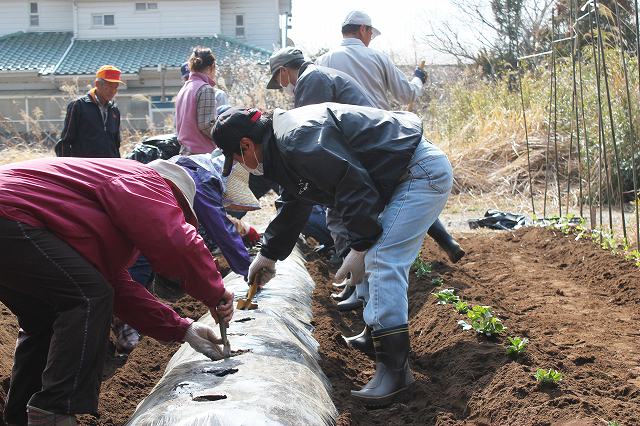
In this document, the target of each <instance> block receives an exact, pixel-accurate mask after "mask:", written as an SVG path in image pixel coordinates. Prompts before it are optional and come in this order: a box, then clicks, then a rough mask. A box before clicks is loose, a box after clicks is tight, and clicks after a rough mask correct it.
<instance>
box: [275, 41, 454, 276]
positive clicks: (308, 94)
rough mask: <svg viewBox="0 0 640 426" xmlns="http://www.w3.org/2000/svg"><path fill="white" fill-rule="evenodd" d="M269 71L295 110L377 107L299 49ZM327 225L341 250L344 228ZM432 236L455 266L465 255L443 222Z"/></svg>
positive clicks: (284, 53) (283, 54) (280, 55)
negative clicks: (332, 105) (317, 106)
mask: <svg viewBox="0 0 640 426" xmlns="http://www.w3.org/2000/svg"><path fill="white" fill-rule="evenodd" d="M269 68H270V70H271V75H272V76H271V80H269V83H268V84H267V88H268V89H280V88H283V89H285V91H288V92H292V93H293V96H294V108H298V107H301V106H306V105H313V104H319V103H323V102H337V103H340V104H349V105H360V106H367V107H373V108H376V104H375V101H374V100H373V99H372V98H371V96H370V95H369V94H368V93H367V91H366V90H364V89H363V88H362V86H361V85H360V84H359V83H358V82H357V81H356V80H355V79H354V78H353V77H351V76H349V75H348V74H345V73H343V72H342V71H338V70H335V69H333V68H327V67H323V66H319V65H315V64H314V63H313V62H305V60H304V55H303V54H302V51H300V49H298V48H295V47H285V48H283V49H280V50H279V51H277V52H276V53H274V54H273V55H272V56H271V58H270V59H269ZM287 88H290V89H287ZM327 225H328V226H329V229H330V230H331V232H332V233H334V234H336V235H337V240H336V251H339V250H340V249H341V248H342V247H343V241H342V238H341V237H342V234H343V232H342V228H341V227H340V225H339V224H337V223H335V220H333V218H332V217H331V215H328V217H327ZM429 236H431V237H432V238H433V239H434V240H435V241H436V242H437V243H438V245H439V246H440V247H441V248H442V249H443V250H444V251H445V252H446V253H447V256H448V257H449V259H450V260H451V261H452V262H453V263H456V262H457V261H459V260H460V259H461V258H462V257H463V256H464V254H465V252H464V250H462V248H461V247H460V245H459V244H458V243H457V242H456V241H455V240H454V239H453V237H452V236H451V235H450V234H449V233H448V232H447V230H446V228H445V227H444V225H443V224H442V222H440V220H436V221H435V222H434V224H433V225H432V227H431V228H429Z"/></svg>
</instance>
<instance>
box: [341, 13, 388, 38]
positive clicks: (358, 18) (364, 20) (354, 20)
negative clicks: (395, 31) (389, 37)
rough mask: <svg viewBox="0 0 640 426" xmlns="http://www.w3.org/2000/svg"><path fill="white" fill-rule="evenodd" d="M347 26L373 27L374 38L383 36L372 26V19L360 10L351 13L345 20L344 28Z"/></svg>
mask: <svg viewBox="0 0 640 426" xmlns="http://www.w3.org/2000/svg"><path fill="white" fill-rule="evenodd" d="M345 25H366V26H367V27H371V29H372V30H373V37H378V36H379V35H380V34H381V33H380V31H379V30H378V29H377V28H376V27H374V26H373V25H371V17H370V16H369V15H367V14H366V13H364V12H361V11H359V10H354V11H352V12H349V14H348V15H347V17H346V18H344V22H343V23H342V26H343V27H344V26H345Z"/></svg>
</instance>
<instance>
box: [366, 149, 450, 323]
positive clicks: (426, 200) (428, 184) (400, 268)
mask: <svg viewBox="0 0 640 426" xmlns="http://www.w3.org/2000/svg"><path fill="white" fill-rule="evenodd" d="M407 172H408V173H407V175H406V176H405V177H404V178H403V179H402V180H401V181H400V183H399V184H398V186H397V187H396V189H395V191H394V193H393V195H392V196H391V200H390V201H389V202H388V203H387V206H386V207H385V209H384V210H383V211H382V213H380V216H378V220H379V222H380V224H381V225H382V229H383V232H382V235H381V236H380V238H379V239H378V241H376V243H375V244H374V245H373V246H372V247H371V248H370V249H369V250H368V251H367V254H366V256H365V261H364V262H365V279H364V280H363V282H362V283H360V284H358V296H359V297H362V298H363V299H364V300H365V302H366V306H365V309H364V320H365V322H366V323H367V324H368V325H369V326H370V327H371V328H372V329H373V330H380V329H383V328H389V327H395V326H398V325H403V324H407V323H408V322H409V313H408V310H409V304H408V300H407V289H408V287H409V269H410V268H411V264H412V263H413V261H414V260H415V258H416V256H417V254H418V252H419V251H420V247H421V246H422V242H423V240H424V236H425V235H426V233H427V230H428V229H429V227H430V226H431V225H432V224H433V222H434V221H435V220H436V219H437V218H438V215H440V212H441V211H442V209H443V208H444V206H445V204H446V203H447V198H449V193H450V192H451V186H452V184H453V171H452V170H451V164H449V160H448V159H447V157H446V155H445V154H444V153H443V152H442V151H440V149H438V148H437V147H436V146H435V145H432V144H431V143H429V142H427V141H426V140H425V139H422V142H421V143H420V144H419V145H418V147H417V148H416V151H415V153H414V154H413V157H412V158H411V160H410V162H409V166H408V168H407Z"/></svg>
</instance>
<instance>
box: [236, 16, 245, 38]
mask: <svg viewBox="0 0 640 426" xmlns="http://www.w3.org/2000/svg"><path fill="white" fill-rule="evenodd" d="M236 37H238V38H244V15H236Z"/></svg>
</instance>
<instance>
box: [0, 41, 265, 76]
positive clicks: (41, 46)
mask: <svg viewBox="0 0 640 426" xmlns="http://www.w3.org/2000/svg"><path fill="white" fill-rule="evenodd" d="M71 43H72V33H68V32H64V33H63V32H60V33H23V32H20V33H14V34H9V35H6V36H3V37H0V71H18V70H34V71H38V72H39V73H40V74H51V73H53V74H55V75H86V74H93V73H95V72H96V70H97V69H98V68H99V67H100V66H101V65H104V64H112V65H115V66H117V67H118V68H120V69H121V70H122V72H123V73H125V74H136V73H138V72H139V71H140V69H141V68H147V67H156V66H157V65H158V64H162V65H165V66H167V67H179V66H180V65H182V63H184V62H185V61H186V59H187V57H188V56H189V55H190V54H191V51H192V49H193V47H195V46H198V45H200V46H205V47H209V48H211V50H213V54H214V55H215V57H216V62H217V63H219V64H224V63H225V61H227V60H229V59H231V58H233V57H236V56H237V55H239V56H241V57H243V58H245V59H248V60H250V61H253V62H260V63H266V62H268V61H269V55H270V54H271V52H269V51H268V50H265V49H260V48H257V47H253V46H249V45H246V44H243V43H240V42H238V41H236V40H233V39H229V38H225V37H221V36H213V37H171V38H148V39H115V40H74V41H73V44H71ZM70 45H71V47H70V48H69V46H70ZM67 50H68V51H67ZM65 52H66V54H65ZM56 65H57V67H56Z"/></svg>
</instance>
